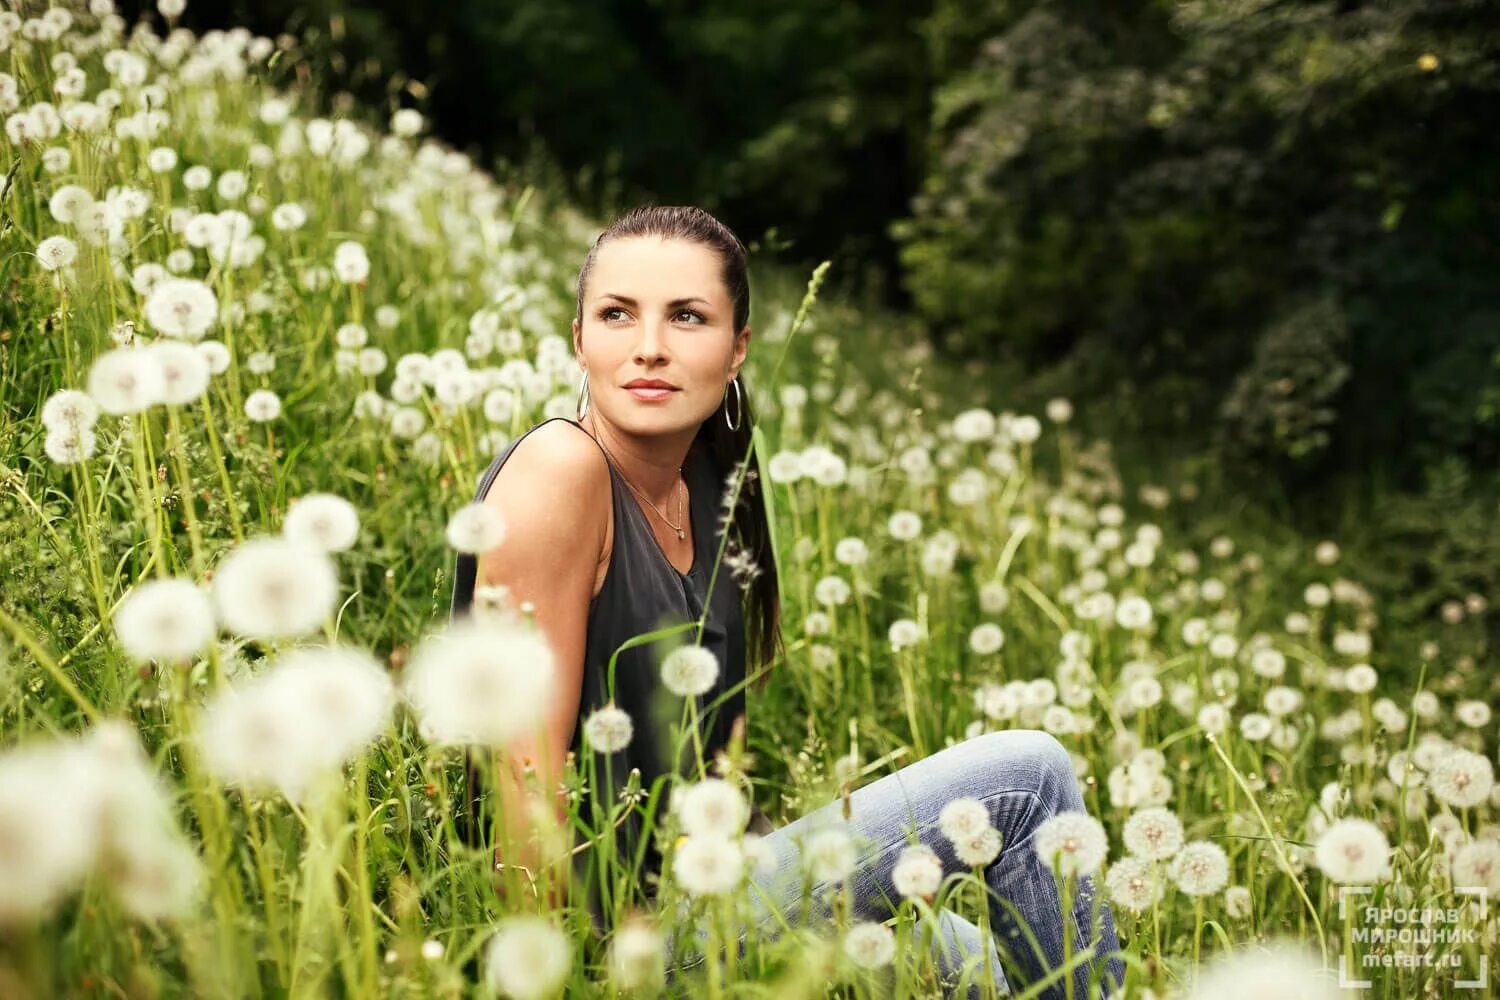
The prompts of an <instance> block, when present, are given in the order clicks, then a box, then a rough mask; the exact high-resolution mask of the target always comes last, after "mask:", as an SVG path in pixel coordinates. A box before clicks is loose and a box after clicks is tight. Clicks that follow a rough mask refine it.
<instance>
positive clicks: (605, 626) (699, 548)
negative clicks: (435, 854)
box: [451, 417, 770, 921]
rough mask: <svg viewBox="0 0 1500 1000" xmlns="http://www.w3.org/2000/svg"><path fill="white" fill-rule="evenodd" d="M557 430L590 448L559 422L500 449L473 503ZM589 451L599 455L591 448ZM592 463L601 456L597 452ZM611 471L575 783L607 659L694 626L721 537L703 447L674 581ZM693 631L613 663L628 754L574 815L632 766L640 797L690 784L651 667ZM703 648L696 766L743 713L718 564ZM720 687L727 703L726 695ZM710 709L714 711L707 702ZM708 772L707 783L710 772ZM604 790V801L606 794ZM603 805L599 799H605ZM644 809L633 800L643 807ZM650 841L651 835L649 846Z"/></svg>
mask: <svg viewBox="0 0 1500 1000" xmlns="http://www.w3.org/2000/svg"><path fill="white" fill-rule="evenodd" d="M552 420H566V421H567V422H568V423H570V424H573V426H574V427H577V428H578V430H579V433H582V434H585V435H587V436H588V438H589V440H590V441H593V440H594V438H593V435H591V434H588V432H587V431H586V430H584V429H583V427H582V426H581V425H579V424H578V422H577V421H575V420H572V419H570V418H568V417H552V418H550V419H548V420H544V421H542V422H541V423H539V424H537V425H535V426H534V427H532V428H531V429H530V430H527V431H526V432H525V433H524V434H522V435H521V436H520V437H518V438H516V439H515V440H514V441H512V442H511V443H510V444H508V445H506V447H505V450H504V451H502V452H501V453H500V454H499V455H497V456H496V457H495V459H494V460H493V461H492V462H490V465H489V468H487V469H486V470H485V471H484V474H483V475H482V476H481V477H480V479H479V487H478V489H477V490H476V491H475V497H474V499H475V500H476V501H477V500H481V499H483V498H484V496H485V494H486V493H488V492H489V489H490V485H491V484H492V483H493V482H494V480H495V477H496V476H497V475H498V474H499V472H500V468H501V466H503V465H504V464H505V460H506V459H507V458H509V457H510V454H511V452H512V451H514V450H515V447H516V445H518V444H520V443H521V441H523V440H524V439H525V438H526V435H527V434H530V433H531V431H534V430H536V428H537V427H541V426H542V425H543V424H547V423H551V421H552ZM594 444H595V445H596V446H597V445H598V442H597V441H595V442H594ZM600 453H601V454H604V451H603V449H602V448H601V449H600ZM605 462H606V463H608V465H609V474H610V489H611V494H612V497H613V508H614V513H613V520H614V535H613V543H612V547H611V552H610V560H609V568H608V569H607V570H606V572H605V577H604V584H603V586H602V587H601V588H600V590H599V593H598V594H597V595H596V596H595V597H594V598H593V600H591V601H590V603H589V615H588V633H587V640H586V645H585V650H584V663H583V690H582V693H581V696H580V702H579V706H578V719H577V721H576V723H575V725H574V727H573V737H572V742H571V743H570V749H572V751H573V752H574V755H575V760H577V762H578V766H579V769H580V773H582V774H583V775H584V776H585V778H586V777H587V774H588V771H587V762H586V761H585V759H584V757H583V720H584V719H586V718H588V715H589V713H590V712H592V711H593V710H594V709H595V708H598V707H600V706H602V705H604V704H605V703H607V702H608V701H609V694H608V671H609V660H610V656H611V655H613V653H614V651H615V650H616V649H618V648H619V647H620V644H621V643H623V642H625V641H626V640H627V639H629V638H631V637H632V636H636V635H640V634H642V633H645V632H650V631H653V630H655V629H657V628H662V627H664V626H667V625H671V624H676V623H680V622H688V621H696V620H697V619H698V617H699V616H700V615H701V614H702V612H703V607H704V601H705V595H706V593H707V590H708V580H709V575H710V573H711V571H712V569H713V565H714V557H715V556H716V555H717V553H718V550H719V543H720V540H721V539H722V537H723V532H722V531H720V530H718V527H719V525H718V522H719V506H720V500H721V498H722V494H723V488H724V483H723V481H722V477H721V475H720V471H719V469H718V468H717V465H716V463H715V462H714V461H713V459H712V457H711V456H710V454H709V453H708V452H707V450H706V449H704V447H703V445H701V444H700V443H698V442H696V441H695V442H694V443H693V446H692V447H691V448H690V449H689V451H688V456H687V460H686V462H685V463H684V465H683V470H682V474H683V477H684V479H686V481H687V484H688V492H689V498H690V499H689V507H688V514H689V517H690V520H691V523H692V532H693V565H692V567H691V569H690V570H689V571H688V573H686V574H683V573H679V572H678V571H677V568H676V567H674V566H673V565H672V564H671V563H670V562H669V561H668V560H667V556H666V553H665V552H663V551H662V548H661V545H660V543H658V542H657V540H656V536H655V535H653V534H652V532H651V526H650V524H649V522H648V521H647V520H646V518H647V514H646V512H645V511H643V510H642V509H641V507H640V505H639V504H638V503H637V502H636V500H635V498H634V494H633V493H632V492H631V490H630V488H629V487H628V486H626V485H625V481H624V479H623V478H621V476H620V472H619V470H618V469H616V468H615V466H614V463H613V462H610V461H609V457H608V455H605ZM477 569H478V561H477V559H476V558H475V557H474V556H472V555H465V554H460V555H459V556H458V558H457V566H456V568H455V572H454V579H453V606H452V612H451V613H452V616H453V617H455V618H456V617H458V616H459V615H461V614H466V613H467V612H468V609H469V607H470V605H471V604H472V602H473V597H474V586H475V576H476V574H477ZM695 634H696V629H687V630H684V631H683V632H680V633H677V634H675V635H672V636H670V637H668V639H667V643H668V644H669V645H667V646H665V647H656V644H655V643H647V644H645V645H641V646H634V647H632V648H630V649H627V650H625V651H624V652H622V653H620V655H619V657H618V658H617V659H616V663H615V675H614V701H615V704H616V705H617V706H619V707H620V708H621V709H623V710H624V711H626V712H627V713H629V715H630V718H631V722H632V725H633V735H632V737H631V741H630V744H629V745H628V746H626V747H625V749H623V750H621V751H619V752H617V753H613V754H601V753H597V752H596V753H594V765H595V768H596V771H597V775H598V782H597V786H598V787H597V788H596V787H593V786H592V785H591V786H590V787H589V788H588V789H587V790H586V794H585V797H584V799H583V802H582V804H581V807H580V810H579V816H580V817H581V818H583V819H584V821H585V822H589V823H590V824H592V823H593V822H594V821H593V819H592V816H593V812H592V809H591V807H590V802H589V799H590V797H592V796H594V795H599V796H600V798H599V804H600V812H601V814H603V815H607V811H608V808H609V805H610V803H611V802H614V801H617V799H618V795H619V792H620V790H621V789H622V788H623V787H625V783H626V781H627V779H628V777H629V775H630V771H631V768H639V769H640V772H641V777H640V784H641V788H642V790H643V791H644V792H645V793H646V794H647V795H649V794H650V792H651V787H652V783H653V782H654V781H655V780H656V779H657V778H658V777H659V776H661V775H665V774H669V773H677V774H691V773H692V767H693V765H694V762H695V761H694V758H695V754H694V748H693V745H692V738H691V735H689V736H688V737H687V738H686V740H685V741H684V742H685V747H684V750H683V756H682V759H681V760H680V761H678V762H675V763H674V762H673V761H672V760H671V759H670V757H671V753H672V738H671V734H672V727H673V726H674V725H678V724H680V723H681V720H682V718H683V714H684V713H683V707H684V706H683V699H682V698H681V697H679V696H677V695H674V694H672V693H671V692H670V691H668V690H667V689H666V688H665V687H664V686H663V685H662V683H661V677H660V674H659V662H660V657H661V653H662V652H663V651H664V649H667V648H671V645H670V644H675V643H677V642H681V643H684V644H687V643H692V642H693V639H694V636H695ZM702 644H703V646H704V647H706V648H707V649H709V650H711V651H712V652H713V653H714V655H715V656H716V657H718V661H719V678H718V680H717V681H716V682H715V684H714V686H713V688H711V689H710V690H709V691H708V692H707V693H706V694H704V695H701V696H698V697H696V699H695V700H696V702H697V706H698V718H699V727H700V728H699V732H700V734H701V739H702V743H703V759H704V761H705V763H708V764H710V765H711V764H712V761H713V755H714V753H715V752H716V751H717V750H718V749H720V748H721V747H723V746H725V745H726V744H727V743H728V741H729V733H730V729H731V727H732V726H733V724H734V720H735V718H736V717H737V716H739V715H741V714H743V713H744V711H745V695H744V680H745V632H744V618H743V613H742V611H741V608H740V597H739V590H738V587H737V585H736V584H735V582H734V580H733V578H732V575H731V573H730V571H729V569H728V567H726V566H722V565H721V566H720V567H719V572H718V577H717V579H716V580H715V581H714V594H713V601H712V605H711V608H710V611H709V614H708V616H707V619H706V621H705V623H704V627H703V639H702ZM730 688H736V690H735V691H733V693H730V694H727V695H726V694H725V692H726V691H728V690H729V689H730ZM716 703H717V704H716ZM709 773H710V774H711V773H713V772H712V771H711V770H710V772H709ZM606 789H607V791H606ZM605 794H608V795H609V796H610V797H609V799H608V800H605V799H604V798H603V796H604V795H605ZM666 797H667V796H666V794H665V793H663V794H662V795H661V796H660V798H661V801H660V802H659V804H658V806H657V808H656V817H657V822H658V824H659V823H660V822H661V820H662V819H663V818H664V817H665V812H666V801H665V800H666ZM645 804H646V803H645V800H644V799H643V800H642V802H641V805H642V807H644V806H645ZM641 825H642V824H641V815H640V810H639V809H633V810H632V811H631V813H630V815H629V817H628V818H627V819H626V820H625V821H624V822H623V823H621V825H620V826H619V827H618V828H617V830H616V847H615V850H616V852H617V853H616V857H617V859H618V860H619V862H620V863H621V864H622V865H624V866H628V865H630V864H633V863H634V859H635V857H636V854H637V852H638V850H639V849H640V847H641V846H642V845H641V836H640V830H641ZM750 828H751V829H755V830H757V832H767V831H768V830H769V829H770V825H769V822H768V821H767V820H766V819H765V816H764V814H763V813H761V812H760V810H759V809H758V808H755V809H754V810H753V812H752V816H751V823H750ZM654 837H655V834H654V833H653V835H652V839H654ZM644 846H645V853H644V855H643V856H642V863H641V875H642V877H643V878H645V877H646V876H647V875H648V873H658V872H660V867H661V861H662V858H661V854H660V852H659V851H658V850H657V849H656V846H655V844H654V843H651V841H650V840H647V842H646V843H645V845H644ZM590 853H592V852H590V851H581V852H579V854H578V855H577V856H575V861H576V863H575V866H574V868H575V872H576V873H577V877H579V878H584V877H587V878H588V881H589V883H590V885H589V890H588V898H589V901H590V905H591V909H592V910H593V911H594V917H595V920H596V921H602V915H601V906H600V902H599V899H598V895H597V893H598V885H597V882H598V879H597V876H592V875H590V876H586V874H585V873H586V871H587V865H586V863H585V862H586V861H587V858H588V855H589V854H590ZM645 887H646V892H647V894H648V895H649V896H653V897H654V896H655V892H654V886H653V883H652V880H651V879H649V878H646V883H645Z"/></svg>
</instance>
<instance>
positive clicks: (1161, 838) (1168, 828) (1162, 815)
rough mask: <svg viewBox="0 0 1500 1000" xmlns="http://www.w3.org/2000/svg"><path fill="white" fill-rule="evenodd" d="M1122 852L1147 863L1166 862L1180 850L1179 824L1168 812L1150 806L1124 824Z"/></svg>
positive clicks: (1180, 832) (1180, 822)
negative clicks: (1136, 855) (1123, 847)
mask: <svg viewBox="0 0 1500 1000" xmlns="http://www.w3.org/2000/svg"><path fill="white" fill-rule="evenodd" d="M1123 839H1124V841H1125V849H1126V850H1128V851H1130V852H1131V853H1132V854H1138V855H1140V856H1141V857H1143V858H1145V859H1146V860H1147V861H1165V860H1166V859H1167V858H1170V857H1171V856H1172V855H1174V854H1176V853H1177V852H1178V851H1179V850H1181V849H1182V821H1181V820H1179V819H1178V818H1177V815H1176V814H1175V813H1173V812H1172V810H1170V809H1164V808H1162V807H1161V806H1151V807H1150V808H1147V809H1141V810H1139V811H1137V812H1135V813H1132V814H1131V816H1130V819H1128V820H1126V821H1125V830H1124V837H1123Z"/></svg>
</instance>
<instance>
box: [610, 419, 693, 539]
mask: <svg viewBox="0 0 1500 1000" xmlns="http://www.w3.org/2000/svg"><path fill="white" fill-rule="evenodd" d="M594 440H595V441H598V442H599V447H601V448H604V442H603V441H600V440H599V437H598V436H597V435H595V437H594ZM604 454H606V455H608V456H609V460H610V462H611V463H613V464H614V466H615V471H616V472H619V473H620V478H621V479H623V480H625V485H626V486H629V487H630V489H631V491H632V492H634V493H635V495H636V496H638V497H640V498H641V499H642V500H644V501H646V506H647V507H650V508H651V509H652V510H654V511H656V516H657V517H659V518H661V519H662V520H663V521H666V522H667V525H668V526H669V527H670V528H671V529H672V530H673V531H675V532H677V540H678V541H681V540H682V539H683V538H684V537H686V533H685V532H684V531H683V530H682V525H680V524H673V523H672V522H671V520H670V519H669V518H668V517H667V515H665V514H663V513H662V512H661V511H660V510H657V507H656V504H654V503H652V502H651V498H650V497H648V496H646V494H644V493H642V492H641V491H640V490H638V489H636V488H635V484H634V483H632V482H631V481H630V479H629V477H628V476H626V475H625V473H624V472H621V471H620V463H619V462H616V461H615V456H614V454H613V453H611V452H610V450H609V449H608V448H604ZM677 475H678V477H679V481H681V476H682V466H680V465H679V466H678V467H677ZM672 485H673V486H674V487H675V486H676V485H677V484H676V483H673V484H672ZM677 516H678V517H679V518H681V517H682V494H681V493H680V492H679V493H678V494H677Z"/></svg>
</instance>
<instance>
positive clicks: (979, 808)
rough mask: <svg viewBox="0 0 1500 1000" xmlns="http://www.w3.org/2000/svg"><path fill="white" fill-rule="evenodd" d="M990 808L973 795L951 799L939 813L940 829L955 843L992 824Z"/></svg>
mask: <svg viewBox="0 0 1500 1000" xmlns="http://www.w3.org/2000/svg"><path fill="white" fill-rule="evenodd" d="M990 825H991V824H990V810H989V807H987V806H986V805H985V804H984V803H983V802H980V801H979V800H978V799H976V798H974V797H973V796H972V795H963V796H960V797H959V798H956V799H951V800H949V801H948V803H947V804H946V805H944V806H943V808H942V811H941V812H939V813H938V829H940V830H942V831H943V836H945V837H947V838H948V839H949V840H951V841H954V842H955V843H956V842H957V841H959V840H962V839H963V838H965V837H972V836H974V835H975V834H977V833H981V832H982V831H983V830H984V829H985V828H986V827H988V826H990Z"/></svg>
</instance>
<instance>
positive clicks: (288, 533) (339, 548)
mask: <svg viewBox="0 0 1500 1000" xmlns="http://www.w3.org/2000/svg"><path fill="white" fill-rule="evenodd" d="M281 535H282V537H283V538H287V539H290V540H291V541H294V542H298V543H300V544H302V545H306V546H308V547H309V548H314V549H317V550H319V551H321V552H344V551H347V550H348V549H350V548H352V547H353V546H354V542H355V540H356V539H358V538H359V512H358V511H356V510H355V509H354V505H353V504H352V503H350V502H349V501H348V500H345V499H344V498H343V497H341V496H336V495H334V494H332V493H309V494H307V495H305V496H300V497H298V498H296V499H295V500H293V501H292V503H291V506H290V507H288V508H287V512H286V518H285V519H284V520H283V521H282V522H281Z"/></svg>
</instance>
